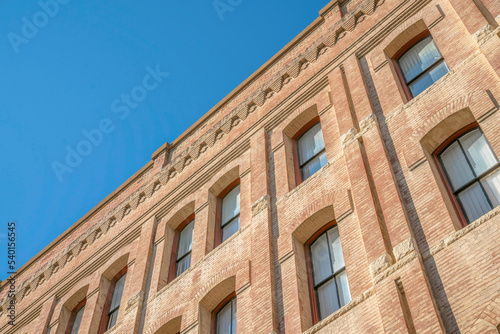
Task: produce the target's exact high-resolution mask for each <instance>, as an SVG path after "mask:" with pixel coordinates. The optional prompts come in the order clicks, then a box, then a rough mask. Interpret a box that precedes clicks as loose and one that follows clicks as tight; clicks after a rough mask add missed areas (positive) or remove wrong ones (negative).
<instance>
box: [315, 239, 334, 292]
mask: <svg viewBox="0 0 500 334" xmlns="http://www.w3.org/2000/svg"><path fill="white" fill-rule="evenodd" d="M311 258H312V266H313V267H312V270H313V276H314V284H318V283H321V281H323V280H324V279H326V278H327V277H328V276H330V275H332V274H333V273H332V265H331V263H330V254H329V252H328V243H327V241H326V234H323V235H321V236H320V237H319V238H318V239H317V240H316V241H315V242H314V243H313V244H312V245H311Z"/></svg>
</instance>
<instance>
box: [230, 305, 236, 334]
mask: <svg viewBox="0 0 500 334" xmlns="http://www.w3.org/2000/svg"><path fill="white" fill-rule="evenodd" d="M232 303H233V319H232V320H233V321H232V324H231V333H232V334H236V298H234V299H233V301H232Z"/></svg>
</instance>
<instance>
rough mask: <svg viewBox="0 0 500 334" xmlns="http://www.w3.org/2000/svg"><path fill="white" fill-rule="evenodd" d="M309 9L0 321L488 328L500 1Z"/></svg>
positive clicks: (50, 260) (390, 0)
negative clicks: (297, 27)
mask: <svg viewBox="0 0 500 334" xmlns="http://www.w3.org/2000/svg"><path fill="white" fill-rule="evenodd" d="M319 14H320V15H319V17H318V18H317V19H316V20H315V21H314V22H313V23H311V25H310V26H309V27H308V28H307V29H305V30H304V31H303V32H302V33H301V34H300V35H299V36H297V37H296V38H295V39H294V40H293V41H291V42H290V43H289V44H288V45H287V46H286V47H284V48H283V49H282V50H281V51H280V52H279V53H278V54H277V55H275V56H274V57H273V58H272V59H271V60H270V61H269V62H267V63H266V64H264V65H263V66H262V67H261V68H260V69H259V70H258V71H257V72H255V73H254V74H253V75H252V76H251V77H250V78H248V79H247V80H246V81H245V82H243V83H242V84H241V85H240V86H238V87H237V88H236V89H235V90H234V91H233V92H232V93H231V94H230V95H228V96H227V97H226V98H225V99H224V100H222V101H221V102H220V103H219V104H217V105H216V106H215V107H214V108H212V109H211V110H210V111H209V112H208V113H207V114H206V115H205V116H204V117H203V118H201V119H200V120H199V121H198V122H196V123H195V124H194V125H193V126H192V127H190V128H189V129H188V130H187V131H186V132H185V133H184V134H182V135H181V136H180V137H179V138H178V139H176V140H175V141H174V142H173V143H171V144H169V143H166V144H165V145H163V146H162V147H161V148H160V149H158V150H157V151H156V152H155V153H154V154H153V156H152V160H151V161H150V162H149V163H148V164H147V165H146V166H144V167H143V168H142V169H141V170H139V171H138V172H137V173H136V174H135V175H133V176H132V177H131V178H130V179H129V180H128V181H127V182H125V183H124V184H123V185H122V186H120V187H119V188H118V189H117V190H116V191H114V192H113V193H112V194H110V195H109V196H108V197H107V198H105V199H104V200H103V201H102V202H101V203H100V204H99V205H98V206H96V207H95V208H94V209H93V210H92V211H90V212H89V213H88V214H87V215H86V216H84V217H83V218H82V219H80V220H79V221H78V222H76V223H75V224H74V225H73V226H72V227H70V228H69V229H68V230H67V231H66V232H65V233H64V234H63V235H61V236H60V237H58V238H57V239H56V240H55V241H54V242H52V243H51V244H50V245H48V246H47V247H46V248H45V249H44V250H43V251H41V252H40V253H39V254H38V255H36V256H35V257H34V258H33V259H32V260H31V261H29V262H28V263H27V264H26V265H24V266H23V267H22V268H21V269H20V270H19V271H18V275H17V277H16V281H17V283H16V284H17V288H18V290H17V295H16V297H15V299H16V313H17V318H16V323H17V324H16V326H15V327H12V326H10V325H8V324H7V321H8V315H9V304H10V299H9V298H7V293H8V290H9V282H8V280H6V281H4V282H2V283H1V290H0V315H1V319H2V321H1V323H0V332H1V333H6V334H7V333H20V334H26V333H36V334H38V333H43V334H45V333H51V334H63V333H69V332H70V331H71V330H73V332H75V331H76V330H77V329H79V331H78V332H79V333H93V334H96V333H104V332H106V333H147V334H167V333H183V334H187V333H190V334H191V333H213V332H215V331H216V330H219V329H220V328H222V327H224V326H225V327H224V328H223V329H230V330H232V331H233V332H234V331H235V330H236V331H237V333H302V332H306V333H492V334H493V333H496V334H498V333H499V331H500V327H499V326H500V269H499V268H500V215H499V213H500V207H498V201H500V198H499V197H498V196H499V191H500V176H499V174H498V173H497V174H495V173H496V172H497V171H498V166H499V164H498V158H497V157H500V136H499V134H500V112H499V101H500V28H499V22H500V2H499V1H498V0H350V1H331V2H330V3H329V4H328V5H327V6H326V7H325V8H323V9H322V10H321V11H320V13H319ZM415 64H416V65H415ZM415 71H416V72H415ZM318 124H319V125H318ZM311 138H312V139H311ZM471 138H472V139H471ZM462 152H463V155H461V154H462ZM469 174H470V175H469ZM464 175H465V176H464ZM467 175H469V176H467ZM464 178H465V179H464ZM462 179H464V180H462ZM457 180H458V181H457ZM190 238H191V239H190ZM186 240H187V241H186ZM325 245H326V246H325ZM322 247H323V248H322ZM325 247H326V248H325ZM330 260H332V261H333V262H332V261H330ZM331 263H333V264H331ZM330 265H331V267H330ZM117 291H118V292H117ZM325 291H326V292H325ZM120 294H121V299H120V298H119V296H118V297H117V298H115V297H116V296H117V295H120ZM216 327H217V328H216ZM222 332H224V331H222Z"/></svg>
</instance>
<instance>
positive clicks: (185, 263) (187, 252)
mask: <svg viewBox="0 0 500 334" xmlns="http://www.w3.org/2000/svg"><path fill="white" fill-rule="evenodd" d="M193 231H194V219H193V220H192V221H191V222H189V224H187V225H186V226H185V227H184V228H183V229H182V231H181V232H180V233H179V243H178V245H177V256H176V259H175V268H176V269H175V277H177V276H179V275H180V274H182V273H183V272H185V271H186V270H188V269H189V267H190V266H191V250H192V247H193Z"/></svg>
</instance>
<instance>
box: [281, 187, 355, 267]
mask: <svg viewBox="0 0 500 334" xmlns="http://www.w3.org/2000/svg"><path fill="white" fill-rule="evenodd" d="M350 212H352V207H351V201H350V197H349V191H348V190H346V189H343V190H339V191H335V192H330V193H327V194H325V195H324V196H321V197H320V198H319V199H317V200H316V201H313V202H311V203H310V204H309V205H307V206H305V207H304V208H303V209H302V210H301V211H300V212H299V213H298V214H296V215H295V216H294V218H293V219H292V220H291V221H290V222H289V224H288V227H287V229H286V230H285V231H283V233H282V234H281V235H280V236H279V238H278V258H279V259H282V258H285V257H288V255H290V254H292V253H293V251H294V240H295V241H297V242H299V243H301V244H304V243H305V242H306V241H307V240H308V239H309V238H310V237H311V236H312V235H313V234H314V233H315V232H316V231H318V230H319V229H320V228H322V227H323V226H325V225H326V224H327V223H329V222H331V221H333V220H339V219H342V218H343V217H346V216H347V215H348V214H349V213H350Z"/></svg>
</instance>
